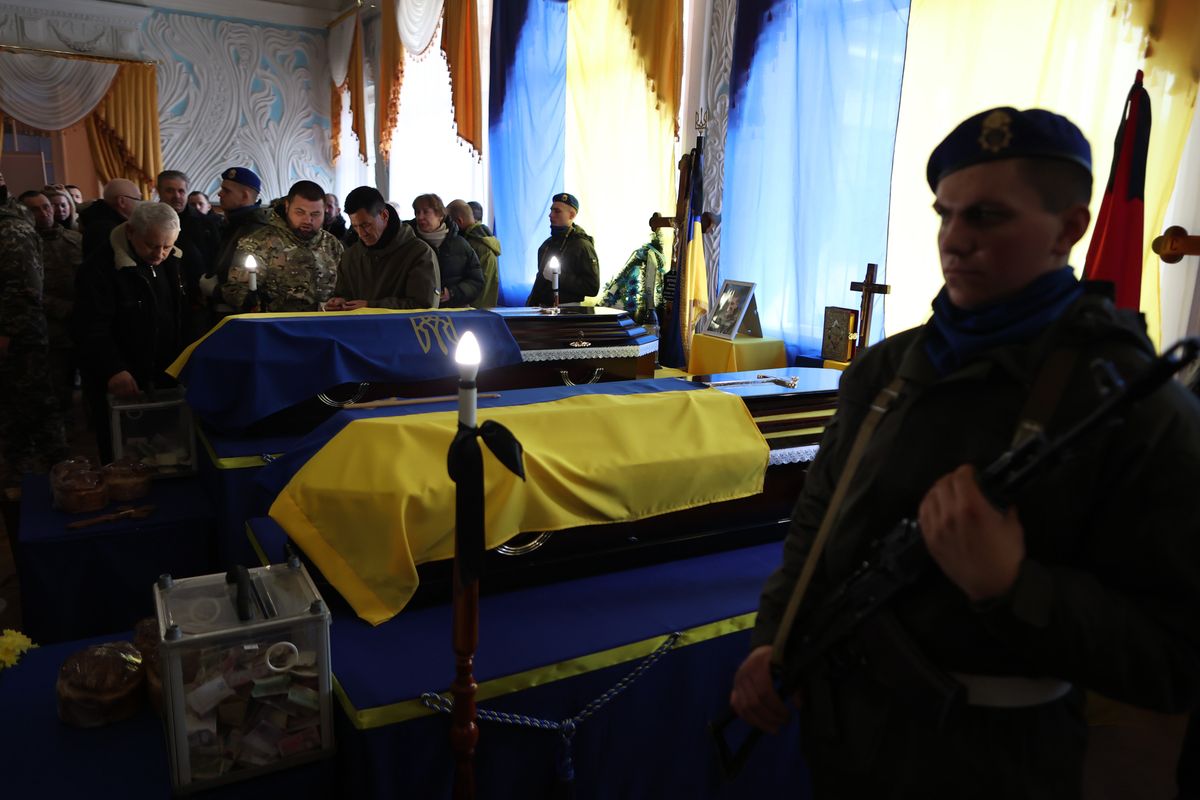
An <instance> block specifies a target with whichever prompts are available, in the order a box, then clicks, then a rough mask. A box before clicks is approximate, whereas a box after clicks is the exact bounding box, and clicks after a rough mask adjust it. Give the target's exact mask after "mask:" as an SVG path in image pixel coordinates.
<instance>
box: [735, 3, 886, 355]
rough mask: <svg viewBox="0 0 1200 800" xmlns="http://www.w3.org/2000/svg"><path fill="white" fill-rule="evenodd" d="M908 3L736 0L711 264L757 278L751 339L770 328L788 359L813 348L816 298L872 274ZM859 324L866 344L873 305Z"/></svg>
mask: <svg viewBox="0 0 1200 800" xmlns="http://www.w3.org/2000/svg"><path fill="white" fill-rule="evenodd" d="M908 6H909V0H860V2H857V3H852V4H847V3H845V2H842V1H841V0H784V1H782V2H781V1H780V0H743V2H742V3H741V4H740V5H739V8H738V20H737V27H738V29H742V30H743V33H744V34H745V35H743V36H738V37H737V40H736V42H735V52H734V70H733V75H734V85H733V86H732V87H731V94H732V97H733V98H734V104H733V106H732V108H731V109H730V118H729V131H728V135H727V139H726V149H725V152H726V155H725V197H724V202H723V205H722V209H723V218H724V219H723V222H722V225H721V228H722V234H721V264H720V271H721V277H722V278H731V279H735V280H744V281H754V282H755V283H756V284H757V289H756V292H755V296H756V298H757V300H758V311H759V315H760V317H761V320H762V327H763V335H764V336H769V337H775V338H782V339H783V340H784V341H785V342H786V343H787V349H788V357H789V360H791V359H794V358H795V356H797V355H799V354H802V353H803V354H809V355H812V354H819V352H820V349H821V334H822V327H823V323H824V313H825V307H826V306H847V307H852V308H857V307H858V304H859V298H860V295H858V294H857V293H854V292H851V291H850V282H851V281H853V280H862V277H863V274H864V271H865V267H866V264H867V263H868V262H875V263H877V264H879V265H880V267H881V269H880V276H879V279H880V280H882V279H883V277H884V276H885V275H886V272H885V268H886V267H885V265H884V255H885V253H886V252H887V220H888V194H889V192H890V188H891V174H892V152H893V149H894V145H895V137H896V119H897V115H898V113H899V106H900V83H901V78H902V76H903V69H904V46H905V37H906V35H907V31H908ZM743 24H744V25H745V26H746V27H745V29H743ZM756 28H757V29H758V30H759V32H758V33H757V36H755V35H754V34H753V31H754V30H755V29H756ZM739 65H741V68H740V69H739ZM746 65H748V67H747V66H746ZM739 75H743V76H745V84H744V86H739V85H737V83H738V81H739V78H738V76H739ZM876 302H878V301H876ZM872 323H873V324H872V333H871V340H872V341H879V339H880V338H881V337H882V330H883V313H882V308H881V307H876V309H875V315H874V319H873V320H872Z"/></svg>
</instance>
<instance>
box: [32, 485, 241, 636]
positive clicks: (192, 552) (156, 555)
mask: <svg viewBox="0 0 1200 800" xmlns="http://www.w3.org/2000/svg"><path fill="white" fill-rule="evenodd" d="M134 504H135V505H153V506H155V510H154V512H153V513H152V514H151V515H150V516H148V517H145V518H143V519H125V520H118V521H116V522H106V523H103V524H99V525H94V526H92V527H89V528H82V529H80V530H68V529H67V527H66V526H67V523H68V522H72V521H74V520H79V519H86V518H88V517H93V516H98V515H100V514H103V513H106V512H108V511H112V510H115V508H116V507H117V504H115V503H114V504H110V505H109V507H108V508H107V509H104V510H102V511H98V512H95V513H89V514H64V513H62V512H60V511H56V510H54V508H52V507H51V495H50V483H49V480H48V479H47V477H46V476H45V475H29V476H26V478H25V480H24V482H23V483H22V484H21V521H20V528H19V530H18V531H17V536H16V541H15V547H14V554H15V556H16V561H17V577H18V580H19V581H20V584H21V607H22V611H23V614H24V627H25V632H26V633H27V634H29V635H30V636H31V637H33V639H34V641H36V642H58V641H64V640H69V639H78V638H80V637H83V636H91V635H94V634H98V633H103V632H106V631H119V630H126V629H128V630H132V628H133V624H134V623H135V622H136V621H137V620H138V619H140V618H141V617H146V616H150V615H151V614H153V613H154V601H153V595H152V593H151V587H152V586H153V584H154V581H155V579H156V578H157V577H158V576H159V575H161V574H162V573H164V572H169V573H171V574H172V575H175V576H177V577H185V576H188V575H205V574H208V573H212V572H216V571H218V562H217V556H216V545H215V541H214V538H213V520H214V515H213V509H212V504H211V502H210V501H209V499H208V496H207V495H206V494H205V492H204V490H203V489H202V488H201V485H200V482H199V480H197V479H196V478H172V479H164V480H159V481H155V482H154V484H153V485H152V487H151V490H150V494H149V496H147V497H146V498H144V499H141V500H137V501H134Z"/></svg>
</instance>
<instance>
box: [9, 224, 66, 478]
mask: <svg viewBox="0 0 1200 800" xmlns="http://www.w3.org/2000/svg"><path fill="white" fill-rule="evenodd" d="M43 280H44V273H43V271H42V260H41V241H40V240H39V238H38V235H37V233H36V232H35V231H34V228H33V225H32V224H30V222H29V221H28V219H27V217H26V215H25V211H24V207H23V206H20V205H18V204H17V203H15V202H13V201H11V200H10V201H9V202H8V203H6V204H4V205H3V206H0V336H3V337H6V338H7V339H8V353H7V355H5V356H3V357H0V387H3V389H0V443H2V445H3V448H4V459H5V461H6V462H7V467H8V475H9V480H10V482H13V483H14V484H15V483H16V482H19V480H20V477H21V476H22V475H23V474H25V473H29V472H46V471H48V470H49V468H50V466H51V465H52V464H54V462H56V461H59V460H61V459H62V458H63V457H64V456H65V455H66V451H67V445H66V436H65V434H64V432H63V422H62V415H61V414H60V412H59V407H58V401H57V400H55V398H54V391H53V388H52V385H51V382H50V370H49V365H48V362H47V354H48V352H49V336H48V334H47V331H46V316H45V312H44V311H43V308H42V285H43Z"/></svg>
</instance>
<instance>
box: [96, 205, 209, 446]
mask: <svg viewBox="0 0 1200 800" xmlns="http://www.w3.org/2000/svg"><path fill="white" fill-rule="evenodd" d="M178 236H179V215H178V214H176V213H175V209H173V208H171V207H170V206H169V205H167V204H165V203H144V204H142V205H140V206H138V207H137V208H136V209H134V211H133V214H132V215H131V216H130V218H129V221H128V222H125V223H122V224H120V225H118V226H117V227H115V228H113V231H112V233H111V234H110V235H109V237H108V241H107V242H104V243H103V244H102V245H101V246H99V247H98V248H97V249H96V250H95V251H94V252H92V253H91V254H90V255H88V256H87V258H86V260H85V261H84V264H83V267H82V268H81V269H80V271H79V277H78V280H77V283H76V287H77V292H76V295H77V299H76V303H75V327H76V337H75V340H76V342H78V346H79V356H80V358H79V361H80V364H81V365H82V370H83V380H84V396H85V398H86V399H87V402H88V408H89V411H90V413H91V416H92V423H93V425H94V429H95V431H96V436H97V440H98V443H99V445H100V453H101V455H102V457H103V458H104V459H105V460H106V461H107V460H110V459H111V457H112V451H111V442H110V441H109V440H110V438H111V437H110V433H109V415H108V408H107V399H106V395H107V394H112V395H114V396H115V397H118V398H131V397H136V396H138V395H139V394H142V393H146V392H152V391H153V390H154V388H155V387H164V386H173V385H174V381H173V380H172V379H171V378H170V377H169V376H168V375H167V374H166V373H165V372H164V370H165V369H166V368H167V367H168V366H170V364H171V362H172V361H174V360H175V358H176V356H178V355H179V353H180V351H181V350H183V348H184V347H185V346H186V345H187V344H188V342H190V341H191V338H190V336H189V333H190V332H189V331H186V330H185V329H184V328H185V325H186V321H187V315H186V314H184V313H183V310H184V294H183V286H182V281H181V276H180V261H179V257H180V251H179V249H178V248H177V247H175V240H176V239H177V238H178Z"/></svg>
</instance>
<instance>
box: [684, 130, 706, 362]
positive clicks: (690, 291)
mask: <svg viewBox="0 0 1200 800" xmlns="http://www.w3.org/2000/svg"><path fill="white" fill-rule="evenodd" d="M691 187H692V191H691V196H690V197H689V198H688V220H687V228H686V230H687V261H686V263H687V269H686V270H685V271H684V273H683V280H684V285H683V286H682V287H680V295H681V297H680V314H679V321H680V338H681V339H682V340H683V352H684V354H685V356H686V355H687V354H690V353H691V351H692V335H693V334H694V333H695V329H696V322H697V321H698V320H699V319H700V318H701V317H703V316H704V315H705V314H707V313H708V265H707V264H706V262H705V260H704V231H703V228H702V226H701V224H700V216H701V214H703V213H704V137H703V136H698V137H697V138H696V155H695V156H694V157H693V158H692V180H691Z"/></svg>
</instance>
